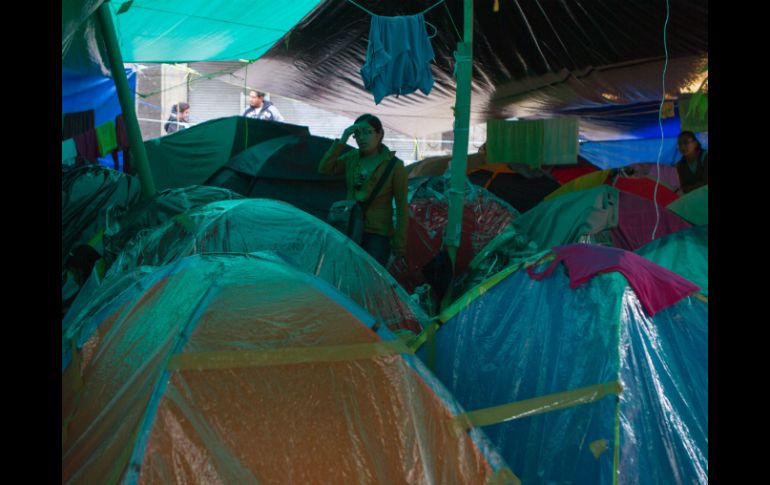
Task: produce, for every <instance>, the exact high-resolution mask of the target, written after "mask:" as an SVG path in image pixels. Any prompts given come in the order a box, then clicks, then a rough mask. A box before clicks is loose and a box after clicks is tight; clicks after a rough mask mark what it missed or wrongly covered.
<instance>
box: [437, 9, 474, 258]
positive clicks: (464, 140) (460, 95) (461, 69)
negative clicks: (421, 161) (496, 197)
mask: <svg viewBox="0 0 770 485" xmlns="http://www.w3.org/2000/svg"><path fill="white" fill-rule="evenodd" d="M463 8H464V29H463V30H464V32H463V42H458V43H457V51H456V52H455V58H456V60H457V65H456V68H455V69H456V70H455V72H456V73H457V74H456V75H457V94H456V100H455V110H454V111H455V112H454V115H455V122H454V144H453V146H452V164H451V176H452V179H451V189H450V190H449V216H448V221H447V228H446V232H445V234H444V245H445V246H446V247H447V249H448V251H449V257H450V258H451V260H452V266H453V267H454V266H455V264H456V260H457V249H458V248H459V247H460V234H461V232H462V219H463V203H464V199H465V183H466V175H465V172H466V168H467V166H468V127H469V125H470V113H471V70H472V67H473V0H464V2H463Z"/></svg>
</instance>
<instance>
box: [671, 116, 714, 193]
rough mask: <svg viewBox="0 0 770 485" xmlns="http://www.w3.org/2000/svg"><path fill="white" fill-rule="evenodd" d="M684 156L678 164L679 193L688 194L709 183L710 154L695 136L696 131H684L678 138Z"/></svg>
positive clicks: (678, 144) (677, 141) (680, 150)
mask: <svg viewBox="0 0 770 485" xmlns="http://www.w3.org/2000/svg"><path fill="white" fill-rule="evenodd" d="M676 143H677V146H678V147H679V152H680V153H681V154H682V158H681V159H679V161H678V162H677V164H676V172H677V174H678V175H679V189H677V192H678V193H683V194H686V193H687V192H692V191H693V190H695V189H697V188H698V187H701V186H703V185H708V183H709V154H708V151H706V150H704V149H703V147H701V145H700V142H699V141H698V139H697V138H695V133H693V132H691V131H683V132H682V133H680V134H679V137H678V138H677V140H676Z"/></svg>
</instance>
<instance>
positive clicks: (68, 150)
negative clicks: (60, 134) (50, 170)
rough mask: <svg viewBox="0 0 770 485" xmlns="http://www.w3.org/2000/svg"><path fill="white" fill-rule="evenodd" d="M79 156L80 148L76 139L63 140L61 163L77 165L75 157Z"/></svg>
mask: <svg viewBox="0 0 770 485" xmlns="http://www.w3.org/2000/svg"><path fill="white" fill-rule="evenodd" d="M77 156H78V149H77V147H76V146H75V140H73V139H72V138H67V139H66V140H64V141H63V142H61V164H62V165H66V166H70V165H75V158H76V157H77Z"/></svg>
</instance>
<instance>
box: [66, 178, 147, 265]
mask: <svg viewBox="0 0 770 485" xmlns="http://www.w3.org/2000/svg"><path fill="white" fill-rule="evenodd" d="M140 190H141V189H140V186H139V179H137V178H135V177H133V176H131V175H126V174H124V173H122V172H118V171H116V170H112V169H109V168H105V167H101V166H98V165H90V166H86V167H82V168H78V169H75V170H72V171H70V172H67V173H65V174H63V175H62V187H61V205H62V214H61V219H62V220H61V227H62V265H63V264H64V262H65V260H66V256H67V253H69V252H70V251H71V250H72V248H74V247H75V246H78V245H80V244H88V242H89V241H90V240H91V238H93V237H94V236H96V235H97V234H98V233H99V232H100V231H101V230H103V229H105V227H106V224H107V217H106V215H107V212H108V210H110V209H112V208H114V207H117V208H119V209H121V210H125V209H129V208H131V207H132V206H133V205H134V204H136V203H137V202H139V198H140V195H141V192H140Z"/></svg>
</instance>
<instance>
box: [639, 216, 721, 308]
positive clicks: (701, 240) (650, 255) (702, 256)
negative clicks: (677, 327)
mask: <svg viewBox="0 0 770 485" xmlns="http://www.w3.org/2000/svg"><path fill="white" fill-rule="evenodd" d="M634 252H635V253H636V254H638V255H640V256H644V257H645V258H647V259H649V260H650V261H653V262H654V263H657V264H659V265H660V266H663V267H664V268H668V269H670V270H671V271H673V272H674V273H676V274H678V275H680V276H683V277H684V278H687V279H688V280H690V281H692V282H693V283H695V284H696V285H698V286H700V288H701V292H702V293H703V294H704V295H708V288H709V229H708V225H706V226H696V227H692V228H690V229H685V230H682V231H679V232H675V233H673V234H668V235H666V236H663V237H662V238H660V239H656V240H654V241H652V242H651V243H649V244H647V245H645V246H643V247H641V248H639V249H637V250H636V251H634Z"/></svg>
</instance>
